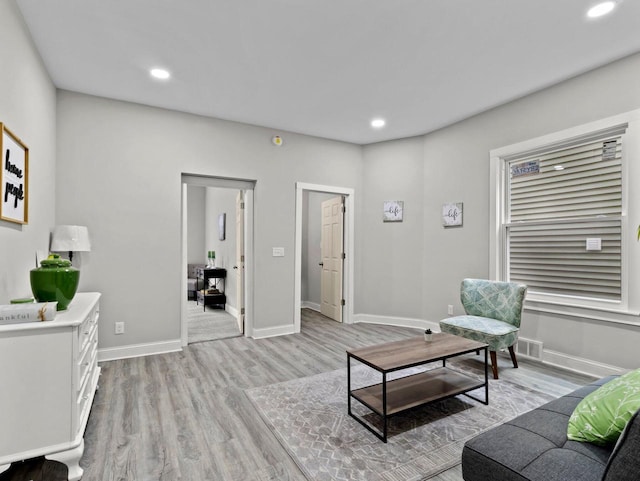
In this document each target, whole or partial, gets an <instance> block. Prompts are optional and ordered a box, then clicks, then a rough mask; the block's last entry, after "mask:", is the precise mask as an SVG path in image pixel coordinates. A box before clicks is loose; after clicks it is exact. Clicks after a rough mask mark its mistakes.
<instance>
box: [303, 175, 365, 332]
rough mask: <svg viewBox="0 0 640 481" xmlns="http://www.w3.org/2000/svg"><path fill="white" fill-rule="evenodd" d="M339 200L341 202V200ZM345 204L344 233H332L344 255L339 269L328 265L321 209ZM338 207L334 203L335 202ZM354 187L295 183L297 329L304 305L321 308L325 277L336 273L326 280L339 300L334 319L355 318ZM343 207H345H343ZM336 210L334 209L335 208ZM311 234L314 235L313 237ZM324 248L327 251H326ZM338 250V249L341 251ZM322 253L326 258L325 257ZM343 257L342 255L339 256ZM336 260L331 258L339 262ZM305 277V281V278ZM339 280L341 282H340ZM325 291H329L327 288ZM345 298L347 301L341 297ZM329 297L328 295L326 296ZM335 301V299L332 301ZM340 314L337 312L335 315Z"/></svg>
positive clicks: (315, 308)
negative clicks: (339, 270)
mask: <svg viewBox="0 0 640 481" xmlns="http://www.w3.org/2000/svg"><path fill="white" fill-rule="evenodd" d="M338 201H339V202H338ZM335 202H338V204H337V205H340V204H343V205H344V211H343V212H341V214H342V215H343V217H344V220H343V223H342V221H340V222H341V223H342V226H343V233H341V234H339V235H335V236H333V237H330V238H331V239H332V240H331V242H333V241H334V240H336V241H337V240H339V241H340V243H341V244H342V245H341V248H339V249H338V251H339V250H342V251H343V252H342V253H344V257H343V258H342V259H339V260H340V261H341V262H339V264H340V265H341V267H342V272H340V273H338V272H337V271H335V270H334V269H332V268H329V265H327V266H326V267H327V269H325V266H324V264H325V261H327V259H328V258H327V257H326V256H325V254H326V253H327V249H326V248H325V249H323V248H322V241H321V240H320V239H321V238H322V232H321V231H322V230H323V227H322V225H323V223H324V221H323V220H322V213H321V212H322V211H323V210H326V209H324V208H323V207H322V206H323V203H325V206H330V205H333V204H334V203H335ZM334 207H335V206H334ZM353 207H354V191H353V189H348V188H343V187H335V186H325V185H316V184H305V183H300V182H299V183H297V184H296V245H295V305H294V331H295V332H300V329H301V308H302V307H305V308H310V309H313V310H315V311H321V310H322V305H323V303H324V301H323V297H324V294H323V293H322V282H323V278H324V279H325V280H327V279H328V278H330V277H331V276H333V278H334V280H332V281H331V282H326V284H327V285H328V286H330V287H329V289H328V291H331V290H333V289H335V291H334V292H332V293H331V294H333V296H332V297H331V298H332V299H333V298H334V297H335V299H334V301H335V300H337V301H338V302H340V304H342V305H340V306H339V307H338V308H337V309H338V311H337V312H336V309H333V311H334V312H333V315H331V316H330V317H331V318H333V319H334V320H338V321H342V322H345V323H351V322H353V265H354V262H353V256H354V215H353V214H354V212H353ZM340 209H342V208H341V207H340ZM333 210H335V209H333ZM310 237H314V238H313V239H310ZM323 251H324V252H323ZM338 251H336V252H338ZM323 256H325V257H324V259H323ZM340 257H342V256H340ZM336 263H337V261H335V259H334V261H332V264H336ZM303 280H304V282H303ZM338 281H340V282H338ZM325 294H326V292H325ZM343 299H344V302H342V300H343ZM325 300H326V299H325ZM331 302H333V301H331ZM336 314H337V316H336Z"/></svg>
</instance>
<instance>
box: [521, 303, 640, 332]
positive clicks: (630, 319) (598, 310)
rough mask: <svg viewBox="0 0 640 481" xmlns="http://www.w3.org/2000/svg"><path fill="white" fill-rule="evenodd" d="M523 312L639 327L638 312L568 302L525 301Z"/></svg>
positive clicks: (639, 316) (639, 315) (639, 317)
mask: <svg viewBox="0 0 640 481" xmlns="http://www.w3.org/2000/svg"><path fill="white" fill-rule="evenodd" d="M524 310H525V311H532V312H540V313H544V314H551V315H556V316H568V317H579V318H582V319H589V320H593V321H600V322H610V323H614V324H623V325H628V326H640V312H638V311H630V310H627V309H615V308H607V307H596V306H585V305H579V304H571V303H568V302H558V301H549V300H541V299H527V300H526V301H525V305H524Z"/></svg>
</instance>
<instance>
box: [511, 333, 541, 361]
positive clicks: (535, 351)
mask: <svg viewBox="0 0 640 481" xmlns="http://www.w3.org/2000/svg"><path fill="white" fill-rule="evenodd" d="M516 352H517V353H518V355H520V356H525V357H530V358H532V359H537V360H538V361H542V343H541V342H540V341H532V340H531V339H523V338H520V339H518V342H517V343H516Z"/></svg>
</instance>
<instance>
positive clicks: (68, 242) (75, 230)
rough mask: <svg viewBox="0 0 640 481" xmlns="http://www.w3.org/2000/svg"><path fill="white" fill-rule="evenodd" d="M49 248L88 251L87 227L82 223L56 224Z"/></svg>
mask: <svg viewBox="0 0 640 481" xmlns="http://www.w3.org/2000/svg"><path fill="white" fill-rule="evenodd" d="M51 250H52V251H54V252H64V251H71V252H89V251H90V250H91V242H90V241H89V229H87V228H86V226H83V225H57V226H55V227H54V228H53V234H52V236H51Z"/></svg>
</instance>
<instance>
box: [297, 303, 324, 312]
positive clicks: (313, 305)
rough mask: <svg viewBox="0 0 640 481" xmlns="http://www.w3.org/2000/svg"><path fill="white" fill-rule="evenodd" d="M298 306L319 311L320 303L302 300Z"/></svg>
mask: <svg viewBox="0 0 640 481" xmlns="http://www.w3.org/2000/svg"><path fill="white" fill-rule="evenodd" d="M300 307H302V308H303V309H311V310H313V311H317V312H320V304H316V303H315V302H311V301H302V303H301V304H300Z"/></svg>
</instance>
